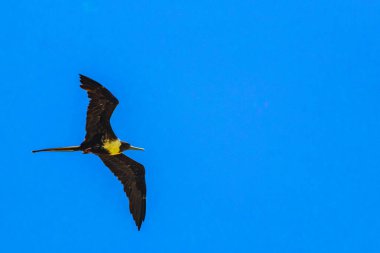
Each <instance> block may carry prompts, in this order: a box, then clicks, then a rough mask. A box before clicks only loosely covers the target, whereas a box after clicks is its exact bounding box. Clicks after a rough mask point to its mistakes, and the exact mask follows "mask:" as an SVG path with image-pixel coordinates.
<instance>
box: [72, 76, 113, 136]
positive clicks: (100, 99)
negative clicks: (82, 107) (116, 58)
mask: <svg viewBox="0 0 380 253" xmlns="http://www.w3.org/2000/svg"><path fill="white" fill-rule="evenodd" d="M79 76H80V82H81V83H82V85H81V86H80V87H81V88H82V89H84V90H86V91H87V94H88V98H89V99H90V104H89V105H88V108H87V119H86V138H85V140H86V141H87V142H91V140H92V139H93V138H94V137H98V138H99V137H103V136H104V135H106V138H111V139H116V136H115V133H114V132H113V130H112V127H111V123H110V118H111V115H112V113H113V111H114V110H115V108H116V106H117V105H118V104H119V101H118V100H117V98H115V97H114V96H113V95H112V93H111V92H110V91H109V90H107V89H106V88H104V87H103V86H102V85H101V84H99V83H98V82H96V81H94V80H92V79H91V78H88V77H86V76H84V75H79Z"/></svg>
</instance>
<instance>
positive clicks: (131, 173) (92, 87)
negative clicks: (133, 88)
mask: <svg viewBox="0 0 380 253" xmlns="http://www.w3.org/2000/svg"><path fill="white" fill-rule="evenodd" d="M80 81H81V83H82V84H81V86H80V87H81V88H82V89H84V90H86V91H87V94H88V97H89V99H90V103H89V105H88V109H87V119H86V137H85V139H84V141H83V142H82V143H81V144H80V145H79V146H70V147H63V148H47V149H40V150H34V151H33V153H35V152H42V151H82V152H83V153H84V154H95V155H97V156H99V158H100V159H101V160H102V161H103V163H104V164H105V165H106V166H107V167H108V168H109V169H110V170H111V171H112V172H113V173H114V174H115V176H117V177H118V179H119V180H120V181H121V183H122V184H123V185H124V191H125V193H126V194H127V196H128V198H129V209H130V212H131V213H132V216H133V218H134V220H135V222H136V225H137V227H138V229H139V230H140V227H141V224H142V222H143V221H144V219H145V210H146V185H145V169H144V166H143V165H141V164H140V163H138V162H136V161H134V160H132V159H131V158H129V157H127V156H126V155H124V154H123V153H122V152H123V151H125V150H144V149H143V148H138V147H134V146H132V145H130V144H129V143H127V142H123V141H121V140H119V139H118V138H117V137H116V135H115V133H114V132H113V130H112V127H111V124H110V118H111V115H112V113H113V111H114V110H115V108H116V106H117V105H118V104H119V101H118V100H117V99H116V98H115V97H114V96H113V95H112V94H111V92H109V91H108V90H107V89H106V88H104V87H103V86H102V85H101V84H99V83H98V82H96V81H94V80H92V79H90V78H88V77H86V76H83V75H80Z"/></svg>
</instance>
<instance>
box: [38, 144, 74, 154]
mask: <svg viewBox="0 0 380 253" xmlns="http://www.w3.org/2000/svg"><path fill="white" fill-rule="evenodd" d="M80 150H81V148H80V146H70V147H64V148H45V149H39V150H33V151H32V152H33V153H37V152H46V151H48V152H67V151H80Z"/></svg>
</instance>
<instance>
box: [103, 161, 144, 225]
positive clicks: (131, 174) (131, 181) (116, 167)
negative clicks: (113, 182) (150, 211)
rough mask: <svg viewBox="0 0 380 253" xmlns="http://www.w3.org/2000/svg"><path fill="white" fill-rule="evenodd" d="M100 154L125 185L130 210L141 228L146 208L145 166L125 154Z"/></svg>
mask: <svg viewBox="0 0 380 253" xmlns="http://www.w3.org/2000/svg"><path fill="white" fill-rule="evenodd" d="M98 156H99V157H100V159H102V161H103V162H104V164H105V165H106V166H107V167H108V168H109V169H110V170H111V171H112V172H113V174H115V176H117V178H118V179H119V180H120V181H121V183H122V184H123V185H124V191H125V193H126V194H127V196H128V198H129V211H130V212H131V214H132V216H133V219H134V220H135V223H136V225H137V228H138V229H139V230H140V227H141V224H142V222H143V221H144V219H145V210H146V185H145V169H144V166H142V165H141V164H140V163H138V162H136V161H134V160H132V159H131V158H129V157H128V156H126V155H124V154H119V155H98Z"/></svg>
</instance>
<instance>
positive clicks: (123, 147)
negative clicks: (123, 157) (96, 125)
mask: <svg viewBox="0 0 380 253" xmlns="http://www.w3.org/2000/svg"><path fill="white" fill-rule="evenodd" d="M120 150H121V152H123V151H124V150H141V151H144V148H139V147H134V146H132V145H131V144H129V143H128V142H124V141H122V142H121V146H120Z"/></svg>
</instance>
